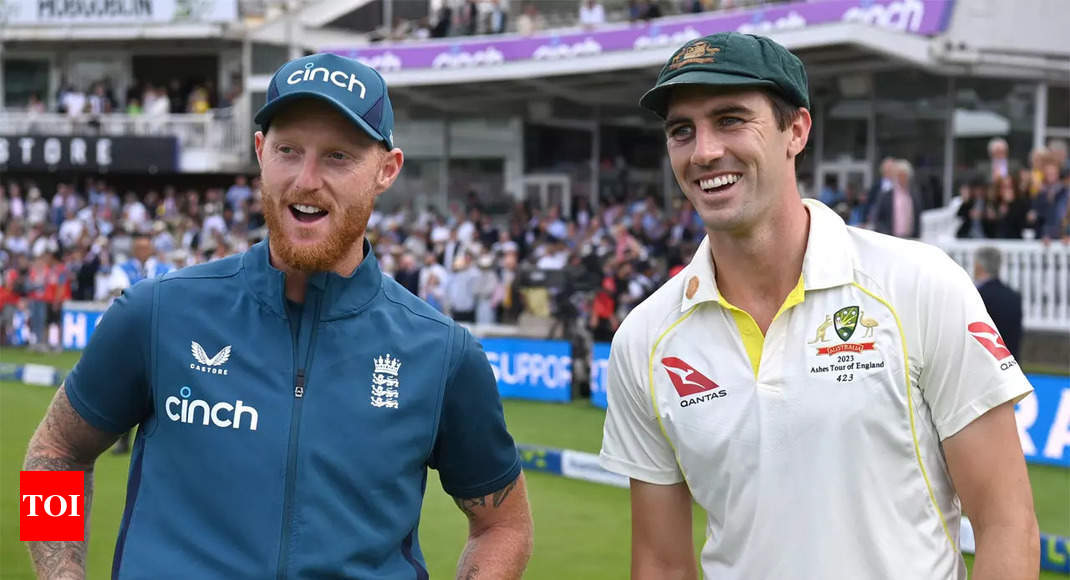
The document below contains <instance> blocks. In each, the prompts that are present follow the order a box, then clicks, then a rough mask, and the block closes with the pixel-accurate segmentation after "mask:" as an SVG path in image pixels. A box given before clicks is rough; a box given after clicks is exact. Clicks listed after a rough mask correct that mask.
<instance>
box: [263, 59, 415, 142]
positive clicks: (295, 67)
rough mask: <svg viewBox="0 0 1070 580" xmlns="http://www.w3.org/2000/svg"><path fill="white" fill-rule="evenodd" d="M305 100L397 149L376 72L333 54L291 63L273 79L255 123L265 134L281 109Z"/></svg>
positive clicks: (381, 82) (387, 103)
mask: <svg viewBox="0 0 1070 580" xmlns="http://www.w3.org/2000/svg"><path fill="white" fill-rule="evenodd" d="M305 98H314V99H319V100H321V101H324V102H326V103H327V104H329V105H333V106H334V107H335V108H336V109H338V112H340V113H342V114H343V115H345V116H346V117H347V118H348V119H349V120H351V121H353V123H354V124H356V125H357V126H358V127H360V128H361V129H362V130H363V131H364V132H365V133H367V134H368V135H370V136H371V137H372V139H375V140H376V141H381V142H382V143H383V144H384V145H386V148H387V149H393V148H394V135H393V132H394V108H393V107H392V106H391V105H390V96H389V95H387V92H386V82H385V81H384V80H383V77H382V76H381V75H380V74H379V73H378V72H376V70H375V69H373V68H371V67H368V66H365V65H363V64H361V63H360V62H358V61H356V60H353V59H351V58H346V57H344V56H338V55H336V54H330V53H319V54H313V55H311V56H305V57H302V58H298V59H295V60H291V61H290V62H288V63H286V64H284V65H282V67H281V68H279V70H277V71H275V76H273V77H271V83H270V84H268V91H267V102H266V103H264V106H263V107H260V110H259V111H257V112H256V117H254V118H253V119H254V120H255V121H256V123H257V124H258V125H260V127H261V129H263V130H266V129H267V127H268V125H270V124H271V119H272V118H273V117H274V116H275V114H276V113H278V112H279V110H280V108H281V107H282V106H284V105H285V104H286V103H289V102H292V101H295V100H297V99H305Z"/></svg>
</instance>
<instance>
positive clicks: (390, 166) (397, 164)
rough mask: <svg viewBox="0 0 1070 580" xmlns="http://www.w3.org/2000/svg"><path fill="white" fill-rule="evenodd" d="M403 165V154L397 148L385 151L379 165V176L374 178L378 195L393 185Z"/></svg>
mask: <svg viewBox="0 0 1070 580" xmlns="http://www.w3.org/2000/svg"><path fill="white" fill-rule="evenodd" d="M404 163H405V154H404V153H402V152H401V149H398V148H397V147H395V148H393V149H391V150H390V151H387V152H386V153H385V154H383V156H382V160H381V161H380V164H379V175H378V176H377V177H376V180H375V181H376V185H377V186H378V187H377V189H378V190H379V192H378V193H383V192H384V191H386V190H387V189H390V186H391V185H393V184H394V180H396V179H397V178H398V175H399V174H400V173H401V166H402V165H403V164H404ZM377 195H378V194H377Z"/></svg>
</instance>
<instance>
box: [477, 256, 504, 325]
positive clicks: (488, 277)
mask: <svg viewBox="0 0 1070 580" xmlns="http://www.w3.org/2000/svg"><path fill="white" fill-rule="evenodd" d="M477 264H478V266H479V277H478V278H477V281H476V287H475V295H476V318H475V320H476V324H494V323H495V322H496V318H497V317H496V316H495V311H496V310H497V308H498V304H499V303H500V302H501V299H502V291H503V289H502V286H501V279H499V278H498V273H497V272H495V271H494V256H492V255H490V254H483V255H482V256H480V257H479V260H477Z"/></svg>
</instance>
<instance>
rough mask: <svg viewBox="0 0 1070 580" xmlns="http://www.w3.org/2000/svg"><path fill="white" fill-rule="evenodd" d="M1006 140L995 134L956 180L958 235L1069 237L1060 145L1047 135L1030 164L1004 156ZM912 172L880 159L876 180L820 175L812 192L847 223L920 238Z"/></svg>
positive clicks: (1067, 175)
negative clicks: (844, 184) (847, 184)
mask: <svg viewBox="0 0 1070 580" xmlns="http://www.w3.org/2000/svg"><path fill="white" fill-rule="evenodd" d="M1009 153H1010V152H1009V150H1008V146H1007V142H1006V141H1005V140H1004V139H1001V138H994V139H992V140H991V141H990V142H989V144H988V154H989V158H988V160H987V161H986V162H985V163H983V164H982V165H981V167H980V168H978V169H977V170H976V171H973V172H970V173H967V174H965V175H964V176H963V178H962V179H960V184H959V188H958V198H957V200H956V202H955V203H957V204H958V210H957V211H958V218H959V225H958V228H957V231H955V232H954V234H955V236H956V237H958V238H990V239H1019V240H1020V239H1040V240H1044V241H1051V240H1060V239H1061V240H1064V241H1070V207H1068V201H1070V161H1068V159H1067V144H1066V141H1063V140H1061V139H1053V140H1051V141H1050V142H1049V144H1048V146H1047V147H1043V148H1040V149H1037V150H1034V151H1033V152H1032V153H1031V154H1030V156H1029V164H1028V165H1023V164H1021V163H1020V162H1018V161H1017V160H1015V159H1013V158H1012V157H1011V156H1010V155H1009ZM916 186H917V183H916V181H915V179H914V169H913V167H912V166H911V164H910V162H909V161H907V160H904V159H895V158H886V159H884V160H883V161H882V162H881V164H880V177H879V179H878V180H876V181H875V182H874V183H873V184H872V186H871V187H869V188H868V189H866V190H857V189H850V188H849V189H847V190H843V189H841V188H840V187H839V183H838V182H837V180H836V177H835V176H834V175H830V176H826V178H825V182H824V183H823V184H822V186H821V188H820V190H819V191H817V192H816V195H815V197H817V198H818V199H819V200H821V202H823V203H824V204H825V205H827V206H829V207H831V208H833V209H835V210H836V211H837V212H838V213H839V214H840V216H841V217H843V219H844V221H846V222H847V223H848V224H849V225H853V226H859V227H864V228H868V229H873V230H876V231H879V232H881V233H885V234H891V235H895V236H899V237H918V236H919V235H920V233H921V232H920V216H921V212H922V211H923V210H924V209H926V208H929V207H931V205H932V204H931V203H930V200H925V199H922V198H923V196H922V195H921V193H920V192H919V190H918V189H917V187H916Z"/></svg>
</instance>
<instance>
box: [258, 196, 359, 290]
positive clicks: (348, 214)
mask: <svg viewBox="0 0 1070 580" xmlns="http://www.w3.org/2000/svg"><path fill="white" fill-rule="evenodd" d="M361 197H364V196H361ZM291 203H295V202H294V201H285V200H282V199H281V196H280V197H274V198H273V199H271V198H269V196H267V195H265V196H264V204H263V206H264V221H265V222H266V223H267V228H268V243H269V244H270V245H271V251H272V253H273V254H275V255H277V256H278V258H279V259H280V260H281V261H282V262H283V263H284V264H285V265H286V266H288V267H290V268H293V269H294V270H297V271H299V272H327V271H331V270H333V269H334V267H335V266H336V265H337V264H338V263H339V262H341V261H342V260H343V259H345V257H346V256H347V255H348V254H349V253H350V252H351V251H352V250H353V247H354V246H355V245H356V244H357V243H359V242H360V240H361V239H362V238H363V236H364V232H365V230H366V229H367V226H368V218H369V217H371V213H372V203H370V202H368V203H361V202H357V203H354V204H352V205H350V206H349V207H346V208H345V209H344V210H341V216H340V217H339V216H338V215H337V212H338V209H337V208H336V209H334V210H332V211H331V213H330V214H329V215H328V216H327V217H326V218H325V219H328V220H331V222H330V223H329V224H328V226H329V228H330V230H329V232H328V233H327V237H326V239H324V240H322V241H320V242H318V243H315V244H295V243H294V242H293V241H292V240H290V239H289V238H288V237H287V236H286V234H285V233H284V231H283V217H284V216H283V213H282V212H288V211H290V207H289V206H290V204H291Z"/></svg>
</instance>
